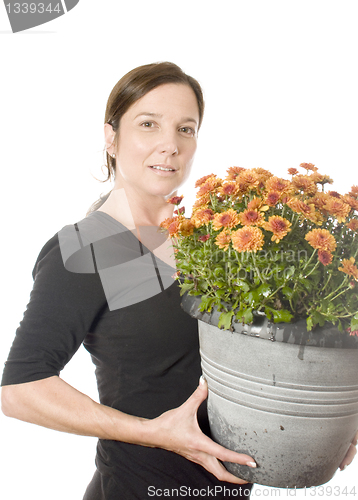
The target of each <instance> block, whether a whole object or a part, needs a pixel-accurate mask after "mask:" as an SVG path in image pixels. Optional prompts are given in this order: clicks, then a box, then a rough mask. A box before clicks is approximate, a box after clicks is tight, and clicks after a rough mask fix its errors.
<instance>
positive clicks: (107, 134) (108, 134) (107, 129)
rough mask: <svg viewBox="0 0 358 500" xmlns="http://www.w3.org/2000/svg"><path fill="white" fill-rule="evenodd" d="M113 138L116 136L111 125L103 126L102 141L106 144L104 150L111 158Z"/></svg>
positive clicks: (113, 149)
mask: <svg viewBox="0 0 358 500" xmlns="http://www.w3.org/2000/svg"><path fill="white" fill-rule="evenodd" d="M115 137H116V134H115V132H114V130H113V127H112V125H110V124H109V123H105V124H104V139H105V144H106V150H107V152H108V154H110V155H111V156H112V155H113V153H115V149H116V148H115Z"/></svg>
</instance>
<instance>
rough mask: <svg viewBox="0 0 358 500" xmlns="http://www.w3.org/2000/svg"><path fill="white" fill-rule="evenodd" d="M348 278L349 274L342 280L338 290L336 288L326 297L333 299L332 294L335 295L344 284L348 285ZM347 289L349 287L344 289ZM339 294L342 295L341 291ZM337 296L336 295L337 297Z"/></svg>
mask: <svg viewBox="0 0 358 500" xmlns="http://www.w3.org/2000/svg"><path fill="white" fill-rule="evenodd" d="M348 279H349V276H348V275H347V276H346V277H345V278H344V280H343V281H342V283H341V284H340V285H339V287H338V288H337V289H336V290H334V292H331V293H330V294H329V295H327V297H325V299H326V300H328V299H330V300H331V297H332V295H334V294H335V293H336V292H338V290H340V289H341V288H342V286H345V285H346V283H347V281H348ZM347 290H349V288H347V289H346V290H344V291H345V292H346V291H347ZM342 293H343V292H342ZM339 295H341V293H339ZM337 297H338V295H337ZM335 298H336V297H335Z"/></svg>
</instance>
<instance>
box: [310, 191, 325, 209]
mask: <svg viewBox="0 0 358 500" xmlns="http://www.w3.org/2000/svg"><path fill="white" fill-rule="evenodd" d="M327 200H328V194H327V193H322V192H319V193H316V194H315V196H313V198H311V199H310V203H311V204H313V205H314V206H315V207H316V208H317V209H318V210H319V211H320V212H321V213H323V214H324V215H327V211H326V209H325V205H326V203H327Z"/></svg>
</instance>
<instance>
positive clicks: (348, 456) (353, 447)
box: [339, 431, 358, 470]
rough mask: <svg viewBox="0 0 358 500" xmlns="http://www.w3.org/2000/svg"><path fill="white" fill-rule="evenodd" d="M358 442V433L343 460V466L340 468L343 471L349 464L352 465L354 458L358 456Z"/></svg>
mask: <svg viewBox="0 0 358 500" xmlns="http://www.w3.org/2000/svg"><path fill="white" fill-rule="evenodd" d="M357 441H358V431H357V432H356V435H355V436H354V438H353V440H352V444H351V445H350V447H349V448H348V451H347V454H346V456H345V457H344V459H343V460H342V463H341V465H340V466H339V468H340V469H341V470H344V469H345V468H346V467H347V466H348V465H349V464H351V463H352V461H353V458H354V457H355V455H356V454H357V448H356V446H357Z"/></svg>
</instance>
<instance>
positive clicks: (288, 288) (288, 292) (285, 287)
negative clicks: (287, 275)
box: [282, 286, 293, 299]
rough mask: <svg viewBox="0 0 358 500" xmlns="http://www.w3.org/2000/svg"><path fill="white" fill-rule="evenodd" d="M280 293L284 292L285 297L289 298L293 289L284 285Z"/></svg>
mask: <svg viewBox="0 0 358 500" xmlns="http://www.w3.org/2000/svg"><path fill="white" fill-rule="evenodd" d="M282 293H283V294H284V296H285V297H287V298H288V299H290V298H291V297H292V294H293V290H292V288H290V287H289V286H284V287H283V288H282Z"/></svg>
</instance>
